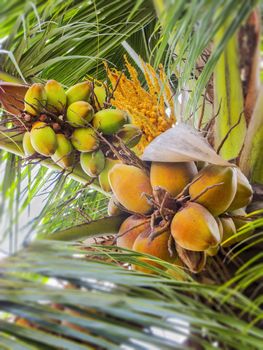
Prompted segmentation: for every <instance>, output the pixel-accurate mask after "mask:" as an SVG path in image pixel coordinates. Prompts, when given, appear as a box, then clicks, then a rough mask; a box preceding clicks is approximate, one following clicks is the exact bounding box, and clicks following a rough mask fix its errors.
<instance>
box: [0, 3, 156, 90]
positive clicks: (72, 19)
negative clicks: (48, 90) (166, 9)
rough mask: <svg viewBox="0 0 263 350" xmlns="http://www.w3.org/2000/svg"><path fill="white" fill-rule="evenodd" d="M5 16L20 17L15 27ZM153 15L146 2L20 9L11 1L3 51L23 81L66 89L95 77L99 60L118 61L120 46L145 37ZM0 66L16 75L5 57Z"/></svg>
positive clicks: (43, 5)
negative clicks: (141, 34)
mask: <svg viewBox="0 0 263 350" xmlns="http://www.w3.org/2000/svg"><path fill="white" fill-rule="evenodd" d="M136 3H137V2H136ZM14 9H15V11H14ZM133 9H134V10H133ZM10 13H12V14H13V13H16V14H18V13H19V14H20V16H18V19H17V21H16V24H14V17H12V16H11V17H10ZM153 14H154V11H153V7H152V4H151V2H150V1H145V2H143V3H142V2H138V6H136V4H135V3H133V2H131V1H128V0H124V1H120V0H115V1H111V2H110V3H109V2H105V1H103V0H100V1H97V2H96V3H94V2H83V1H72V0H68V1H60V0H56V1H48V2H45V3H43V2H42V1H39V0H38V1H35V3H32V2H26V4H25V5H24V6H21V3H20V2H18V1H14V2H13V6H10V8H7V10H6V11H5V12H4V14H3V15H2V19H3V20H2V23H1V25H0V36H4V35H6V34H8V37H7V39H6V41H4V42H3V44H2V45H3V47H2V49H3V50H6V51H9V52H12V54H13V56H14V58H15V60H16V63H17V65H18V66H19V69H20V70H21V72H22V74H23V76H24V78H25V79H27V80H28V81H30V79H31V78H33V80H38V79H48V78H52V79H56V80H58V81H60V82H62V83H64V84H66V85H70V84H73V83H75V82H77V81H79V80H81V79H82V78H83V77H85V76H86V75H87V74H89V75H93V76H94V77H95V78H98V77H99V72H100V71H101V70H102V67H103V65H102V60H104V59H107V60H109V61H112V62H113V63H118V62H120V59H121V60H122V54H123V52H124V49H123V48H122V46H121V42H122V41H124V40H127V39H129V38H130V37H132V35H133V34H134V33H137V32H140V31H143V32H144V30H145V29H144V28H147V25H150V23H151V22H153V20H154V16H153ZM3 17H4V18H3ZM11 24H13V26H12V25H11ZM6 28H9V32H7V29H6ZM146 31H147V29H146ZM144 33H145V32H144ZM133 42H134V40H133ZM1 63H2V64H1V66H2V67H4V68H5V70H6V72H8V73H10V74H14V75H17V73H18V72H17V69H16V68H15V66H14V64H13V63H12V62H11V61H10V60H9V58H8V56H6V55H5V56H2V57H1ZM103 72H104V69H103ZM104 76H105V74H103V78H104Z"/></svg>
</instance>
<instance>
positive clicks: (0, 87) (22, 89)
mask: <svg viewBox="0 0 263 350" xmlns="http://www.w3.org/2000/svg"><path fill="white" fill-rule="evenodd" d="M27 89H28V87H27V86H26V85H22V84H13V83H4V82H0V103H1V104H2V106H3V108H4V109H5V110H6V111H7V112H9V113H11V114H15V115H17V114H20V111H21V110H23V109H24V97H25V94H26V92H27Z"/></svg>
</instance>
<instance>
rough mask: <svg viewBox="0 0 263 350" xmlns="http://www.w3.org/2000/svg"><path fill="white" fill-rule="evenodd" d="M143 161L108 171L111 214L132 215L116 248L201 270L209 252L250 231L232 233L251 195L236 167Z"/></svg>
mask: <svg viewBox="0 0 263 350" xmlns="http://www.w3.org/2000/svg"><path fill="white" fill-rule="evenodd" d="M144 165H145V166H144V167H136V166H133V165H127V164H116V165H114V166H113V168H112V169H111V170H110V171H109V174H108V177H109V183H110V187H111V190H112V193H113V195H112V198H111V200H110V202H109V209H108V210H109V214H110V215H116V214H118V213H119V212H120V211H126V212H128V213H129V214H130V216H129V217H128V218H127V219H126V220H125V221H124V222H123V223H122V225H121V227H120V230H119V233H118V235H117V237H116V242H117V245H118V246H119V247H120V248H128V249H132V250H134V251H136V252H141V253H146V254H150V255H153V256H156V257H158V258H161V259H163V260H165V261H168V262H170V263H175V264H177V265H182V264H183V265H186V266H187V268H188V269H190V271H192V272H200V271H202V270H203V269H204V267H205V264H206V259H207V256H214V255H216V254H217V253H218V251H219V249H220V247H223V248H224V247H228V246H231V245H232V244H234V243H237V242H239V241H241V240H243V239H244V238H246V237H247V235H250V234H251V232H250V233H246V237H244V235H240V234H236V233H237V230H238V229H239V228H241V227H242V226H243V225H245V224H246V223H247V219H246V212H245V208H246V206H247V205H248V204H249V203H250V201H251V199H252V195H253V192H252V187H251V186H250V184H249V181H248V180H247V178H246V177H245V175H244V174H243V173H242V172H241V170H240V169H239V168H238V167H236V166H232V165H231V164H230V165H229V166H222V165H217V164H207V163H204V162H194V161H188V162H155V161H152V162H151V163H144ZM146 260H147V262H148V263H150V264H152V265H154V266H157V267H159V268H161V266H160V264H158V263H156V261H153V260H151V259H150V258H149V259H146ZM135 269H138V270H142V271H145V272H149V271H148V270H147V269H145V268H143V267H139V266H135Z"/></svg>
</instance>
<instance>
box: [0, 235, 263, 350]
mask: <svg viewBox="0 0 263 350" xmlns="http://www.w3.org/2000/svg"><path fill="white" fill-rule="evenodd" d="M103 249H104V251H103ZM103 249H102V248H100V247H97V249H96V252H94V251H93V252H92V251H89V250H83V247H81V246H80V247H78V246H76V245H75V244H72V243H68V244H66V243H63V242H55V241H52V242H45V241H42V242H36V243H34V244H33V245H32V246H30V247H28V248H27V249H25V250H23V251H21V252H20V253H19V254H18V255H16V256H13V257H11V258H9V259H6V260H4V261H2V263H1V266H0V271H1V276H2V277H1V287H0V291H1V292H0V307H1V310H2V311H3V312H4V316H3V317H2V320H1V321H0V329H1V337H0V344H1V346H3V348H5V346H6V347H7V349H16V348H18V349H19V347H18V346H20V347H22V348H24V349H39V348H40V346H46V348H61V347H63V348H65V349H87V348H88V349H89V348H93V347H95V348H102V349H114V348H120V346H122V347H124V348H126V347H127V348H133V349H134V348H136V349H148V348H149V346H154V347H155V348H158V349H159V348H161V349H176V348H178V349H182V348H184V349H188V348H189V349H191V348H196V347H197V346H201V348H205V349H212V348H213V346H216V347H219V348H224V349H261V346H262V341H263V336H262V332H261V331H260V329H259V322H260V318H261V317H262V310H260V308H259V306H258V305H257V304H255V303H252V302H251V301H250V300H249V299H248V298H247V297H246V296H245V295H244V294H242V293H240V292H238V291H234V292H233V290H230V289H228V288H226V289H222V290H220V289H219V288H218V287H217V286H213V285H206V284H199V283H197V282H194V281H176V280H174V279H172V278H171V277H169V276H167V275H165V273H163V274H162V273H160V274H159V275H156V276H151V275H145V274H142V273H138V272H134V271H130V270H127V269H123V268H122V267H119V266H116V264H111V263H105V262H104V261H100V260H98V259H95V260H94V256H95V255H97V257H98V255H100V256H103V255H104V256H105V257H108V258H109V257H111V258H112V259H114V261H118V260H119V261H121V260H126V261H127V260H130V261H132V260H133V261H136V257H135V254H134V253H131V252H130V253H127V252H126V253H125V254H123V253H114V252H113V251H111V250H109V249H106V247H104V248H103ZM87 255H88V256H89V257H88V258H87ZM92 255H93V258H92ZM137 260H138V257H137ZM46 277H48V279H46ZM229 295H230V297H228V298H227V300H225V297H226V296H229ZM233 310H235V313H233ZM13 316H16V317H19V318H20V320H21V318H22V320H21V321H20V322H19V321H17V323H14V319H13ZM23 319H24V320H27V321H24V323H23ZM18 320H19V319H18ZM28 322H29V323H28ZM13 336H14V337H13ZM15 344H17V345H16V346H17V347H15Z"/></svg>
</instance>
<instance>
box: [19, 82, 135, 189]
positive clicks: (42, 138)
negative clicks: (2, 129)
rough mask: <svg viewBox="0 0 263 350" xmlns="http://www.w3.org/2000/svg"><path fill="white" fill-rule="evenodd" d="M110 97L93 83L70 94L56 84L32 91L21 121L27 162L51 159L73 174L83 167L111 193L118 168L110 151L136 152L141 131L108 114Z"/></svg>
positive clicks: (76, 87) (115, 112)
mask: <svg viewBox="0 0 263 350" xmlns="http://www.w3.org/2000/svg"><path fill="white" fill-rule="evenodd" d="M106 95H107V93H106V90H105V88H104V87H103V86H94V85H93V84H91V83H90V82H89V81H84V82H81V83H78V84H76V85H74V86H72V87H70V88H69V89H68V90H67V91H65V90H64V88H63V87H62V86H61V84H60V83H58V82H57V81H56V80H49V81H48V82H47V83H46V84H45V85H44V84H38V83H36V84H33V85H32V86H30V88H29V89H28V90H27V93H26V95H25V97H24V112H23V113H22V115H21V119H22V123H23V125H24V127H25V131H26V132H25V133H24V136H23V147H24V151H25V154H26V156H27V157H28V158H30V157H31V158H35V157H40V158H41V157H42V158H43V157H51V159H52V160H53V161H54V162H55V163H56V164H58V165H59V166H60V167H61V168H63V169H67V170H69V171H70V170H72V169H73V168H75V167H77V166H79V164H80V165H81V168H82V169H83V171H84V172H85V173H86V174H87V175H88V176H89V177H91V178H93V179H94V178H96V177H99V183H100V185H101V187H102V188H103V189H104V190H105V191H109V190H110V187H109V183H108V177H107V173H108V171H109V169H110V168H111V167H112V166H113V165H114V164H115V163H116V162H118V160H117V158H116V155H115V154H114V152H113V151H112V148H111V145H114V147H115V148H114V150H115V149H117V150H118V148H120V145H121V144H124V145H126V146H127V147H130V148H132V147H134V146H135V145H136V144H137V143H138V142H139V141H140V138H141V131H140V129H139V128H138V127H136V126H135V125H133V124H131V120H130V117H129V116H128V114H127V113H126V112H124V111H122V110H119V109H113V108H105V106H107V107H109V106H110V105H109V104H108V103H107V96H106Z"/></svg>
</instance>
